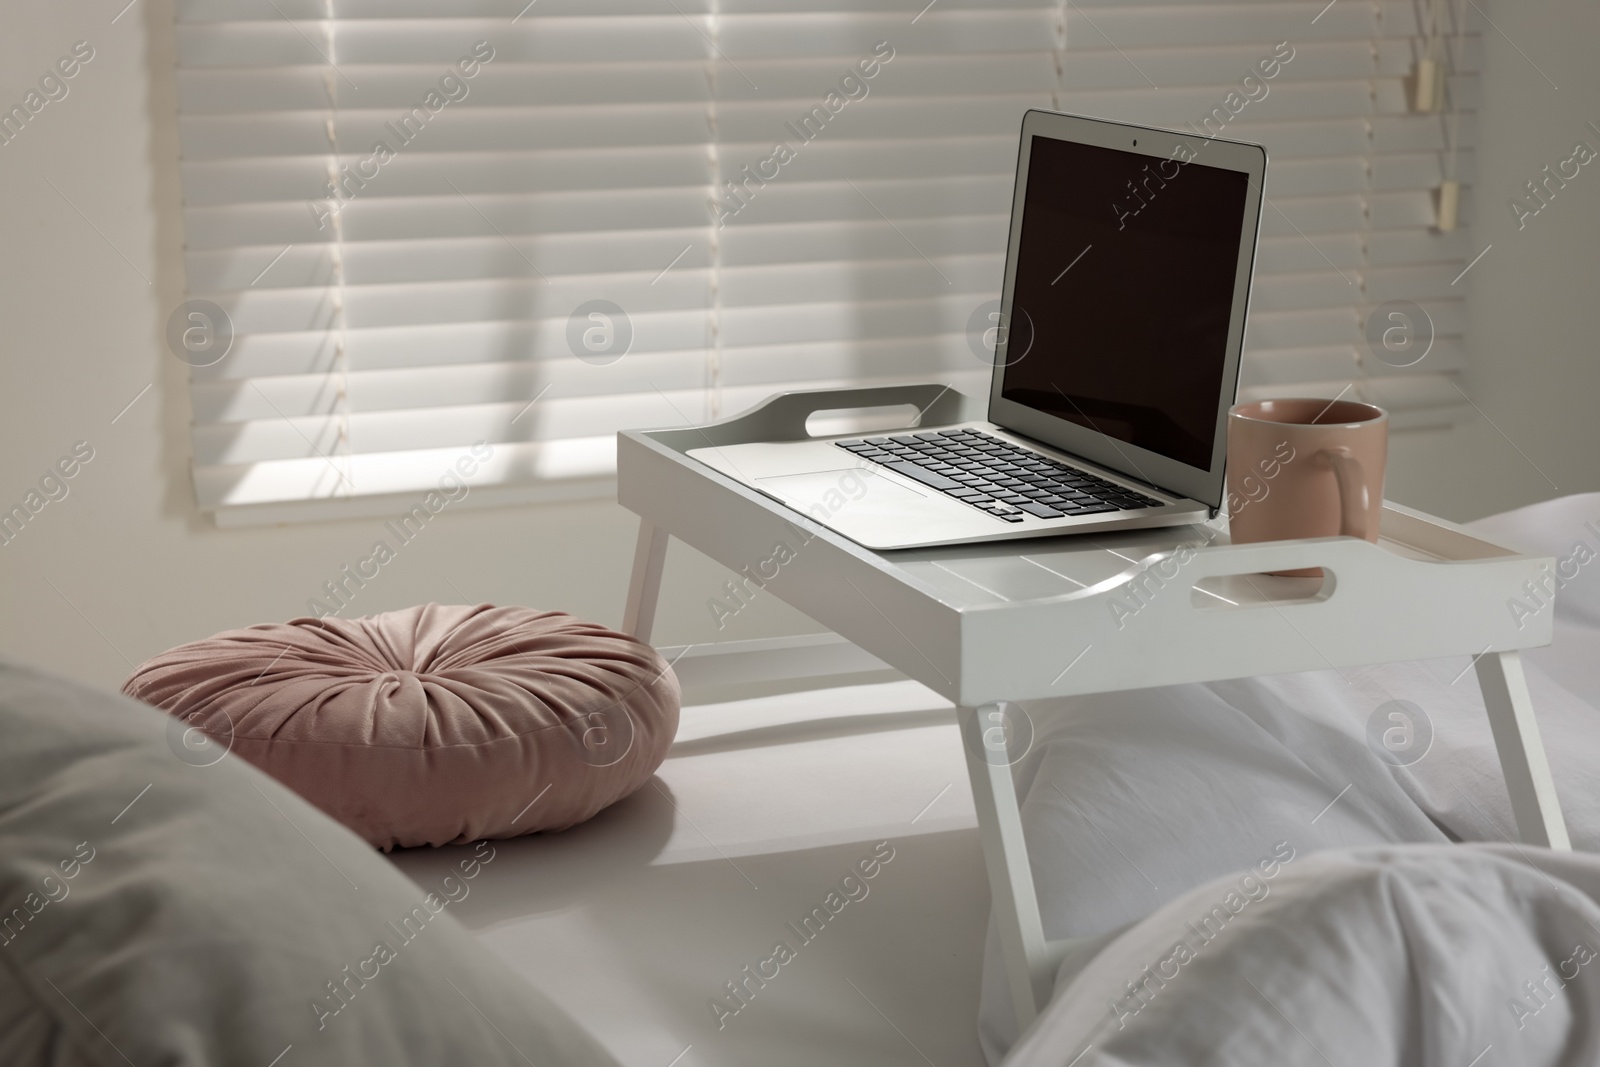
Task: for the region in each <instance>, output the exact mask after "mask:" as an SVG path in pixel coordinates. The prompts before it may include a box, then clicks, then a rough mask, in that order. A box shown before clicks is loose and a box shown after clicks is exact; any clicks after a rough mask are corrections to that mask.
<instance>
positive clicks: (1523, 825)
mask: <svg viewBox="0 0 1600 1067" xmlns="http://www.w3.org/2000/svg"><path fill="white" fill-rule="evenodd" d="M1476 667H1477V670H1478V687H1479V688H1480V689H1481V690H1482V691H1483V705H1484V707H1485V708H1486V709H1487V710H1488V712H1489V727H1490V729H1491V730H1493V732H1494V747H1495V749H1496V750H1497V751H1498V752H1499V753H1500V769H1501V772H1502V773H1504V774H1505V777H1506V791H1507V792H1509V793H1510V794H1511V812H1512V814H1513V815H1515V816H1516V819H1517V832H1518V833H1519V834H1521V836H1522V840H1523V841H1524V842H1525V843H1527V844H1530V845H1543V846H1545V847H1547V848H1552V849H1557V850H1559V851H1563V852H1566V851H1570V850H1571V849H1572V842H1571V841H1570V840H1569V839H1568V837H1567V824H1566V820H1565V819H1563V818H1562V816H1561V802H1560V800H1558V799H1557V797H1556V785H1555V780H1554V779H1553V778H1552V777H1551V776H1550V762H1549V760H1547V759H1546V758H1545V752H1544V743H1543V742H1542V741H1540V740H1539V725H1538V723H1536V722H1535V721H1534V718H1533V701H1532V699H1531V698H1530V697H1529V696H1528V682H1527V679H1526V677H1525V676H1524V675H1523V673H1522V657H1521V656H1520V655H1518V654H1517V653H1516V652H1515V651H1511V652H1485V653H1484V654H1483V655H1481V656H1479V657H1478V660H1477V663H1476Z"/></svg>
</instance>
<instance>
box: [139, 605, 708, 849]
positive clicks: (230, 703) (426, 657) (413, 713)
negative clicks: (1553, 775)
mask: <svg viewBox="0 0 1600 1067" xmlns="http://www.w3.org/2000/svg"><path fill="white" fill-rule="evenodd" d="M122 690H123V692H125V693H127V694H128V695H130V696H133V697H137V698H138V699H140V700H143V701H145V702H146V703H149V704H153V705H155V706H156V707H158V708H161V709H162V710H164V711H166V712H168V713H170V714H172V715H173V716H174V717H175V722H174V724H173V726H174V729H173V730H172V731H169V743H170V744H171V746H172V748H173V751H174V752H175V753H176V754H177V755H178V756H179V757H180V758H182V759H184V760H185V761H186V762H189V763H192V764H194V765H196V766H204V765H205V764H206V763H207V762H215V760H216V759H220V758H222V756H223V755H224V754H225V753H226V752H227V751H230V750H231V752H232V753H234V754H236V755H239V756H242V757H243V758H244V759H246V760H248V761H249V762H251V763H253V764H255V765H256V766H257V767H259V768H261V769H262V770H264V771H266V772H267V773H268V774H270V775H272V776H273V777H274V778H276V779H278V780H279V781H280V782H283V783H284V784H285V785H287V786H289V787H290V788H291V789H293V790H295V791H296V792H297V793H299V794H300V795H301V796H303V797H305V798H306V799H307V800H309V801H311V802H312V803H313V804H315V805H317V807H319V808H321V809H322V810H323V811H325V812H327V813H328V814H329V815H331V816H333V818H335V819H337V820H339V821H340V822H342V823H344V824H345V825H346V826H348V827H349V828H350V829H352V830H354V831H355V832H356V833H358V834H360V835H361V836H362V837H364V838H366V839H367V840H368V841H370V842H372V844H374V845H376V846H378V847H379V848H383V849H389V848H393V847H394V846H396V845H400V846H408V845H442V844H445V843H448V842H452V841H475V840H479V839H481V838H493V837H513V836H515V835H517V834H525V833H531V832H533V831H535V830H561V829H565V828H566V827H569V826H572V825H573V824H574V823H579V822H582V821H583V820H585V819H588V818H590V817H591V816H593V815H594V814H595V813H596V812H598V811H600V809H602V808H604V807H606V806H607V805H608V804H613V803H615V802H616V801H618V800H620V799H622V798H623V797H625V796H627V795H628V794H629V793H632V792H633V791H634V790H636V789H638V788H639V787H640V786H642V785H644V783H645V782H646V781H647V780H648V779H649V778H650V776H651V774H653V773H654V772H655V769H656V768H657V767H658V766H660V765H661V761H662V760H663V759H665V758H666V754H667V748H668V747H669V746H670V745H671V744H672V739H673V737H674V735H675V734H676V733H677V728H678V699H679V691H678V681H677V678H676V677H674V675H673V673H672V670H671V667H670V666H669V665H668V664H667V663H666V661H665V660H663V659H662V657H661V655H660V654H659V653H658V652H656V650H655V649H653V648H651V647H650V646H649V645H647V644H645V643H644V642H642V641H639V640H637V639H635V638H633V637H630V636H628V635H627V634H622V633H618V632H616V631H614V630H609V629H607V628H606V627H604V626H599V625H597V624H595V623H588V622H580V621H579V620H577V619H575V618H573V617H572V616H570V615H567V614H564V613H562V612H557V611H533V610H531V609H529V608H510V607H505V608H496V607H489V606H487V605H485V606H480V607H465V606H445V605H439V604H428V605H425V606H422V607H415V608H407V609H406V610H404V611H391V612H388V613H386V614H383V615H373V616H369V617H366V618H359V619H339V618H331V617H330V618H325V619H314V618H301V619H293V620H291V621H290V622H287V623H270V624H267V625H264V626H251V627H249V628H247V629H243V630H229V631H227V632H225V633H220V634H217V635H216V636H215V637H210V638H207V639H205V640H203V641H195V642H192V643H190V644H187V645H180V646H179V647H177V648H174V649H172V650H171V651H170V652H165V653H163V654H162V655H159V656H157V657H155V658H154V659H151V660H149V661H147V662H146V663H143V664H141V665H140V666H139V668H138V669H137V670H135V671H134V673H133V675H132V677H130V678H129V679H128V680H127V682H125V683H124V684H123V687H122ZM197 730H198V731H199V733H196V731H197Z"/></svg>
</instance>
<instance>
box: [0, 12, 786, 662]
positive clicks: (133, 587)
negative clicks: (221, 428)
mask: <svg viewBox="0 0 1600 1067" xmlns="http://www.w3.org/2000/svg"><path fill="white" fill-rule="evenodd" d="M123 2H124V0H114V2H111V3H107V2H105V0H94V2H92V3H91V2H88V0H51V2H50V3H48V4H36V3H23V2H21V0H4V5H3V14H0V20H3V28H0V100H5V101H6V102H7V105H8V106H9V104H10V103H12V102H15V101H20V100H21V98H22V95H23V94H24V93H25V92H26V91H27V88H28V86H29V85H30V84H32V83H33V82H34V81H36V80H37V78H38V77H39V76H40V75H41V74H42V73H44V72H45V71H46V70H47V69H48V68H49V67H50V66H51V64H53V63H54V62H55V60H56V59H57V58H58V57H59V56H61V55H63V54H65V53H66V52H67V51H68V50H69V49H70V47H71V45H72V44H73V42H75V41H78V40H87V41H89V42H90V44H91V45H92V46H93V47H94V49H95V58H94V59H93V60H92V61H90V62H89V63H88V65H87V66H86V67H85V68H84V69H83V71H82V72H81V73H80V74H79V75H78V76H77V77H76V78H75V79H73V80H72V81H71V82H70V83H69V84H70V87H71V91H70V94H69V95H68V96H67V97H66V99H64V100H61V101H59V102H55V103H51V104H48V105H47V106H46V107H45V109H44V110H43V111H42V112H41V113H40V114H39V115H38V116H37V117H36V118H35V119H34V121H33V122H32V123H31V124H30V125H29V126H28V127H27V128H26V129H25V131H24V132H23V134H22V135H21V136H20V137H18V138H17V139H16V140H15V141H13V142H11V143H10V144H6V145H0V202H3V203H4V205H5V207H4V211H3V212H0V501H3V502H5V506H9V505H10V504H12V503H16V502H20V500H21V499H22V496H23V494H24V493H26V492H27V490H28V489H29V487H30V486H31V485H32V484H33V483H34V482H35V481H36V480H37V479H38V477H39V476H40V475H41V474H43V473H44V472H45V471H46V470H47V469H48V468H49V467H50V465H51V464H53V463H54V462H55V461H56V459H57V458H58V457H60V456H61V455H63V454H64V453H66V452H67V451H68V450H69V449H70V447H71V446H72V444H73V442H75V441H78V440H87V441H89V442H90V444H91V445H92V446H93V448H94V450H95V458H94V459H93V460H92V461H91V462H90V463H89V464H88V465H87V466H86V467H85V468H84V469H83V470H82V472H81V473H79V474H78V475H77V476H76V477H75V478H74V479H72V481H71V482H70V483H69V485H70V494H69V495H68V496H67V497H66V498H65V499H64V500H62V501H60V502H58V503H51V504H48V505H47V506H46V507H45V509H44V510H43V511H42V512H41V513H40V514H39V515H38V516H37V517H36V518H35V519H34V520H33V521H32V522H31V523H30V524H29V525H28V527H27V528H26V529H25V530H24V532H23V533H22V535H21V536H20V537H18V538H17V539H16V540H15V541H13V542H11V543H10V544H9V545H5V546H0V656H4V657H6V658H9V659H12V660H15V661H20V662H25V663H32V664H37V665H40V666H44V667H48V668H50V669H54V670H58V671H61V672H64V673H67V674H71V675H75V676H78V677H81V678H84V679H87V680H91V681H94V682H96V683H99V684H104V685H115V684H118V683H120V681H121V680H122V678H124V677H125V676H126V675H127V674H128V670H129V663H130V661H131V662H132V663H137V662H139V661H140V660H142V659H144V658H145V657H148V656H150V655H153V654H154V653H156V652H159V651H161V650H162V649H165V648H168V647H170V646H172V645H174V644H177V643H179V642H182V641H187V640H192V639H194V638H197V637H202V636H205V635H207V634H210V633H213V632H215V631H217V630H221V629H226V628H230V627H235V626H246V625H249V624H251V623H257V622H265V621H272V620H281V619H286V618H290V617H292V616H295V615H301V614H304V613H305V611H306V601H307V599H308V598H309V597H311V596H313V595H316V594H317V590H318V588H319V587H320V586H321V584H322V582H324V581H325V580H327V579H329V578H331V577H333V576H334V575H335V574H336V573H337V571H338V570H339V568H340V566H342V565H343V564H346V563H350V562H352V561H353V560H354V559H355V558H356V556H357V555H358V554H364V553H365V552H366V551H367V549H368V548H370V546H371V544H372V542H373V541H374V540H375V539H376V538H377V537H378V536H379V535H380V533H381V531H380V525H381V521H380V520H379V519H360V520H351V521H340V522H316V523H304V524H298V525H293V526H281V527H268V528H256V529H243V530H220V529H217V528H216V527H215V526H213V525H212V523H211V522H210V520H209V519H208V518H205V517H203V516H201V515H198V514H197V513H196V512H195V510H194V503H193V495H192V492H191V490H190V487H189V477H188V455H189V445H188V436H187V428H188V420H189V411H188V400H187V386H186V380H185V367H184V366H183V364H181V363H180V362H179V361H178V360H176V359H175V358H173V357H172V356H171V355H170V354H168V353H167V351H166V349H165V346H164V343H163V341H162V330H163V326H164V323H165V320H166V317H167V314H168V313H169V312H170V310H171V309H172V308H174V307H175V306H177V305H178V304H179V303H180V302H181V301H182V299H183V296H182V289H183V277H182V262H181V252H182V246H181V240H182V238H181V230H180V223H179V211H178V207H179V195H180V193H179V188H178V180H177V140H176V123H175V121H174V119H173V117H172V116H173V110H174V102H173V92H174V90H173V79H172V75H171V69H172V43H171V42H172V33H171V19H172V7H171V3H170V0H155V2H151V0H141V2H139V3H137V4H136V5H135V6H134V7H133V8H132V9H130V10H129V11H128V12H127V13H126V14H124V15H123V16H122V17H121V18H120V19H119V20H118V21H117V22H116V23H115V24H114V25H113V24H112V23H111V19H112V17H113V16H114V15H116V14H117V11H118V9H119V8H120V7H121V5H122V3H123ZM50 183H54V184H55V186H56V187H58V188H59V189H60V191H61V193H63V194H65V196H66V197H67V198H70V200H71V202H72V205H76V209H77V210H75V209H74V207H73V206H72V205H69V204H68V203H67V202H66V201H65V200H64V199H63V198H62V196H61V195H58V194H57V193H56V192H55V191H54V190H53V189H52V188H51V185H50ZM78 210H81V211H82V212H83V215H85V216H87V218H88V221H85V219H84V218H82V217H80V216H79V214H78ZM91 224H92V225H91ZM96 228H98V230H99V231H100V232H99V233H97V232H96ZM124 256H126V257H127V260H128V261H131V265H130V262H127V261H124V259H123V257H124ZM141 274H142V275H143V277H141ZM146 278H148V279H149V282H150V284H146ZM150 383H154V388H152V389H151V390H150V391H149V392H148V393H146V394H145V396H144V397H143V398H142V399H141V400H140V401H139V402H138V403H137V404H135V405H134V406H133V408H132V409H131V410H129V411H128V413H127V414H126V415H123V416H122V417H121V418H120V419H119V420H118V422H117V423H116V424H115V425H111V422H110V420H111V419H112V418H113V417H115V416H116V415H117V413H118V412H119V411H120V410H121V409H122V408H123V406H124V405H125V404H127V403H128V401H130V400H132V399H133V398H134V396H136V395H137V394H138V393H139V391H140V390H141V389H143V388H144V387H145V385H147V384H150ZM635 530H636V523H635V521H634V519H633V517H632V516H631V515H629V514H628V513H626V512H624V511H623V510H622V509H621V508H619V507H617V506H616V505H615V504H614V503H603V502H601V503H586V504H568V505H549V506H540V507H515V508H499V509H486V510H480V511H469V510H463V511H460V512H452V511H446V512H445V513H443V514H441V515H440V516H439V518H438V519H436V520H434V521H433V522H432V523H431V524H430V525H429V526H428V528H427V529H426V530H425V531H424V532H423V534H422V535H421V536H419V537H418V538H417V540H415V541H414V542H412V543H411V544H408V545H407V546H405V548H404V549H403V550H402V551H401V553H400V555H399V558H398V559H396V561H395V562H394V563H393V564H391V565H388V566H386V567H385V568H384V569H383V571H382V572H381V573H380V575H379V577H378V578H377V579H375V580H374V581H373V582H372V583H371V584H370V585H369V586H368V587H367V588H366V589H365V590H363V591H362V592H361V593H360V594H359V596H358V598H357V600H356V602H355V604H354V605H353V608H355V609H358V610H359V611H362V612H372V611H381V610H387V609H391V608H397V607H403V606H405V605H408V604H414V603H418V602H422V601H427V600H438V601H442V602H459V601H460V600H461V599H462V596H461V595H460V594H458V593H456V592H455V589H456V588H457V587H459V589H460V590H461V593H462V594H465V596H466V597H467V598H470V599H472V600H474V601H480V600H481V601H489V602H493V603H508V604H527V605H531V606H536V607H540V608H551V609H561V610H566V611H571V612H573V613H575V614H579V615H583V616H587V617H590V618H593V619H596V620H598V621H600V622H604V623H608V624H611V625H618V624H620V623H621V621H622V600H623V595H624V592H625V589H626V585H627V576H628V568H629V564H630V561H631V558H632V552H633V539H634V534H635ZM668 567H669V579H668V583H667V588H666V590H665V596H666V597H667V600H666V601H665V602H664V608H663V610H664V614H663V616H662V619H661V620H660V625H659V627H658V639H659V640H660V641H662V642H663V643H673V642H677V641H691V640H696V639H707V638H709V637H710V636H711V635H713V634H714V633H715V631H714V629H713V628H712V626H711V625H710V620H711V615H710V613H709V611H708V610H707V609H706V606H705V601H706V598H707V597H709V596H712V595H714V594H715V593H716V592H717V589H718V587H719V586H720V584H721V582H722V581H723V577H724V576H723V575H722V574H721V573H720V572H719V571H717V570H716V569H715V568H714V567H713V566H712V565H711V564H710V562H709V561H707V560H705V559H704V558H703V557H695V555H694V554H693V553H689V552H686V551H683V550H682V549H681V546H679V547H677V548H675V550H674V552H673V553H672V554H671V555H669V558H668ZM52 586H54V587H55V588H52ZM57 590H59V592H57ZM80 612H81V614H80ZM815 629H816V626H815V625H814V624H811V623H809V621H808V620H806V619H805V618H804V616H800V615H798V614H797V613H795V612H793V611H790V610H788V609H787V608H785V607H784V606H783V605H782V604H780V603H778V602H776V601H774V600H768V601H765V602H761V601H758V602H757V603H755V604H753V605H752V606H751V607H750V608H749V609H748V610H747V611H743V612H740V614H739V616H738V617H737V619H735V620H732V621H730V622H729V624H728V627H727V630H726V631H725V633H726V634H727V635H730V636H731V635H734V634H735V632H737V635H738V636H742V637H755V636H764V635H766V634H769V633H773V632H796V631H805V630H815ZM113 646H114V647H113Z"/></svg>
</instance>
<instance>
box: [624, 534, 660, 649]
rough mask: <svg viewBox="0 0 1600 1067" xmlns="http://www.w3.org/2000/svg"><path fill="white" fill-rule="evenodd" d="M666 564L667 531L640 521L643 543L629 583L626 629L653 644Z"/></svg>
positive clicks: (640, 540) (627, 631)
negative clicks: (663, 571) (662, 572)
mask: <svg viewBox="0 0 1600 1067" xmlns="http://www.w3.org/2000/svg"><path fill="white" fill-rule="evenodd" d="M666 562H667V531H665V530H663V529H661V528H660V527H658V526H657V525H656V524H655V523H653V522H651V521H650V520H649V519H640V520H639V541H638V543H637V545H636V546H635V547H634V550H633V578H632V579H631V580H630V581H629V582H628V603H627V606H626V607H624V608H623V611H622V629H623V632H624V633H630V634H632V635H633V636H634V637H637V638H638V639H639V640H641V641H649V640H650V631H651V630H653V629H654V628H655V623H656V602H657V601H658V600H659V599H660V596H661V571H662V568H663V567H664V566H665V565H666Z"/></svg>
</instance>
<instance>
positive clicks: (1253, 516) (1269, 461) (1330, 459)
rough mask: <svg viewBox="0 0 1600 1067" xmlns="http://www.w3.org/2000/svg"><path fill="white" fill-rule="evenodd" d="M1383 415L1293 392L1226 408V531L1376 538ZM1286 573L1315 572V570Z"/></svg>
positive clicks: (1385, 445)
mask: <svg viewBox="0 0 1600 1067" xmlns="http://www.w3.org/2000/svg"><path fill="white" fill-rule="evenodd" d="M1388 452H1389V416H1388V414H1387V413H1386V412H1385V411H1384V410H1383V409H1382V408H1379V407H1374V406H1373V405H1371V404H1363V403H1360V402H1358V401H1354V400H1333V401H1329V400H1319V399H1314V398H1294V399H1280V400H1258V401H1255V402H1253V403H1249V404H1235V405H1234V406H1233V407H1232V408H1231V409H1229V411H1228V531H1229V536H1230V538H1231V539H1232V541H1233V542H1234V543H1235V544H1244V543H1247V542H1251V541H1282V540H1288V539H1291V538H1300V537H1333V536H1335V535H1343V536H1346V537H1362V538H1365V539H1366V540H1368V541H1372V542H1376V541H1377V540H1378V522H1379V518H1380V517H1381V515H1382V513H1383V469H1384V464H1385V462H1386V461H1387V459H1388ZM1287 573H1294V574H1307V575H1317V574H1320V573H1321V572H1320V571H1319V570H1316V569H1311V570H1304V571H1293V572H1287Z"/></svg>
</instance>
